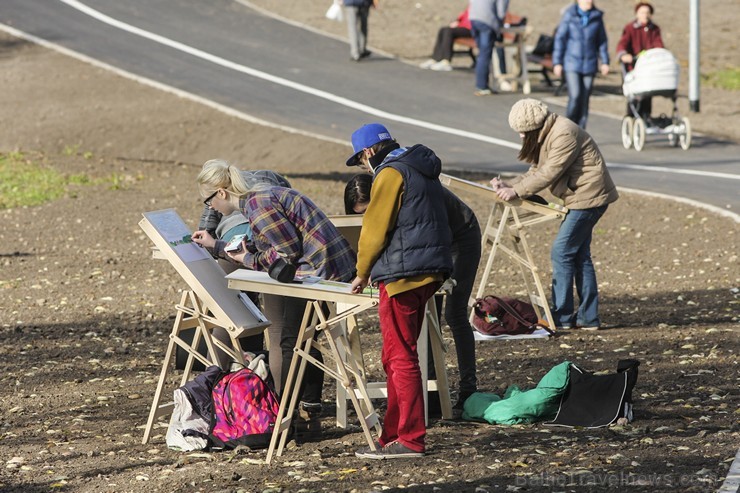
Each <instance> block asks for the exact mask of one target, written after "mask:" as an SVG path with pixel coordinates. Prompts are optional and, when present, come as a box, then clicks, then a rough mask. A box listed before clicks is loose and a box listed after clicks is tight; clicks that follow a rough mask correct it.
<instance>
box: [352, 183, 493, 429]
mask: <svg viewBox="0 0 740 493" xmlns="http://www.w3.org/2000/svg"><path fill="white" fill-rule="evenodd" d="M371 191H372V177H371V176H370V175H367V174H362V175H356V176H354V177H353V178H352V179H351V180H350V181H349V182H348V183H347V186H346V188H345V193H344V208H345V212H346V213H347V214H363V213H364V212H365V210H367V206H368V205H369V204H370V193H371ZM442 191H443V194H444V202H445V209H446V210H447V220H448V224H449V227H450V232H451V233H452V245H451V247H450V253H451V255H452V275H451V276H450V279H448V281H447V282H449V281H452V280H454V282H452V283H451V286H450V291H449V293H448V294H447V301H446V304H445V309H444V313H445V320H446V321H447V324H448V325H449V326H450V331H452V338H453V339H454V340H455V352H456V353H457V367H458V370H459V372H460V386H459V388H458V398H457V402H456V403H455V405H454V406H453V407H452V410H453V413H454V414H462V411H463V405H464V404H465V400H466V399H467V398H468V397H470V396H471V395H472V394H473V393H475V392H477V390H478V378H477V376H476V362H475V337H474V336H473V327H471V326H470V321H469V320H468V300H470V294H471V293H472V292H473V285H474V284H475V276H476V274H477V272H478V264H479V263H480V256H481V232H480V225H479V224H478V218H477V217H476V216H475V213H474V212H473V210H472V209H471V208H470V207H468V205H467V204H466V203H465V202H463V201H462V200H460V198H459V197H458V196H457V195H455V194H454V193H452V192H451V191H450V190H448V189H447V188H443V189H442ZM442 289H443V290H444V289H446V288H445V287H444V286H443V287H442ZM439 298H440V300H439V302H438V304H437V316H438V317H439V314H440V311H441V309H442V305H441V299H442V298H443V296H439ZM429 369H430V373H429V375H430V378H433V377H432V375H434V371H435V370H434V365H433V364H431V359H430V365H429ZM430 395H432V394H431V393H430ZM437 404H438V402H437ZM429 405H430V407H432V406H433V403H432V402H431V400H430V402H429ZM430 414H431V413H430Z"/></svg>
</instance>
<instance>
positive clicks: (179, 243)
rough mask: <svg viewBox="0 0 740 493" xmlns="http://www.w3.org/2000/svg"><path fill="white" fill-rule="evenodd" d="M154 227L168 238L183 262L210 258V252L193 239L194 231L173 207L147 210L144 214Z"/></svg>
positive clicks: (168, 241)
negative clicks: (192, 231)
mask: <svg viewBox="0 0 740 493" xmlns="http://www.w3.org/2000/svg"><path fill="white" fill-rule="evenodd" d="M144 216H146V218H147V219H148V220H149V222H150V223H151V224H152V226H154V228H155V229H156V230H157V231H158V232H159V233H160V234H161V235H162V237H163V238H164V239H165V240H167V243H169V244H170V246H171V247H172V249H173V250H175V253H177V255H178V257H180V258H181V259H182V261H183V262H185V263H189V262H195V261H197V260H203V259H206V258H210V256H211V255H210V254H209V253H208V251H207V250H206V249H205V248H202V247H201V246H199V245H198V244H197V243H193V240H192V239H191V236H192V233H191V231H190V228H188V226H187V225H186V224H185V223H184V222H183V221H182V219H181V218H180V216H178V215H177V212H175V211H174V210H172V209H167V210H163V211H156V212H147V213H145V214H144Z"/></svg>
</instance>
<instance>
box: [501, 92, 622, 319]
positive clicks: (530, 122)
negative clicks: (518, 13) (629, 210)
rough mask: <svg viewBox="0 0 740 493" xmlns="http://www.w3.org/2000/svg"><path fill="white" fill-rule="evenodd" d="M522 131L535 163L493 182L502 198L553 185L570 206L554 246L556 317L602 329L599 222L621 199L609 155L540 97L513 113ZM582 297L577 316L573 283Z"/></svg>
mask: <svg viewBox="0 0 740 493" xmlns="http://www.w3.org/2000/svg"><path fill="white" fill-rule="evenodd" d="M509 125H510V126H511V128H512V129H513V130H515V131H517V132H519V136H520V137H521V138H522V148H521V150H520V151H519V156H518V157H519V159H520V160H521V161H524V162H527V163H529V164H531V165H532V166H531V167H530V168H529V170H528V171H527V172H526V173H524V174H523V175H521V176H518V177H516V178H514V179H512V180H509V181H507V182H504V181H501V180H500V179H499V178H494V179H493V180H491V186H492V187H493V189H494V190H495V191H496V194H497V195H498V196H499V198H501V199H502V200H506V201H509V200H513V199H515V198H517V197H522V198H526V197H530V196H532V195H535V194H537V193H538V192H540V191H542V190H545V189H548V190H549V191H550V193H552V195H554V196H555V197H559V198H560V199H562V200H563V202H564V204H565V206H566V207H567V208H568V209H569V210H568V213H567V214H566V216H565V219H564V220H563V222H562V223H561V224H560V229H559V231H558V234H557V237H556V238H555V241H554V242H553V244H552V249H551V251H550V258H551V260H552V304H553V308H552V315H553V318H554V319H555V324H556V326H557V328H558V329H571V328H581V329H584V330H598V329H599V328H601V321H600V319H599V292H598V287H597V284H596V271H595V270H594V265H593V262H592V261H591V237H592V234H593V229H594V226H596V223H597V222H598V221H599V219H600V218H601V216H602V215H603V214H604V212H606V209H607V207H608V205H609V204H611V203H612V202H614V201H616V200H617V199H618V198H619V194H618V193H617V188H616V186H615V185H614V182H613V181H612V179H611V176H610V175H609V170H608V169H607V168H606V163H605V161H604V157H603V156H602V155H601V151H599V147H598V146H597V145H596V142H594V140H593V138H592V137H591V136H590V135H589V134H588V133H586V131H585V130H583V129H582V128H580V127H578V126H577V125H575V124H574V123H573V122H572V121H570V120H569V119H566V118H563V117H561V116H559V115H556V114H554V113H551V112H550V111H549V110H548V108H547V106H546V105H545V104H544V103H543V102H541V101H538V100H536V99H522V100H520V101H518V102H517V103H515V104H514V106H512V108H511V112H510V113H509ZM574 281H575V286H576V292H577V293H578V298H579V302H580V303H579V307H578V312H577V313H575V314H574V299H573V282H574Z"/></svg>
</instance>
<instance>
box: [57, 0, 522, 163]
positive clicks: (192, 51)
mask: <svg viewBox="0 0 740 493" xmlns="http://www.w3.org/2000/svg"><path fill="white" fill-rule="evenodd" d="M59 1H60V2H62V3H64V4H67V5H69V6H70V7H72V8H74V9H76V10H78V11H80V12H82V13H83V14H86V15H88V16H90V17H92V18H94V19H97V20H99V21H100V22H103V23H105V24H108V25H110V26H113V27H116V28H118V29H121V30H122V31H126V32H129V33H131V34H135V35H137V36H140V37H142V38H146V39H149V40H151V41H154V42H155V43H159V44H162V45H164V46H168V47H170V48H174V49H176V50H179V51H182V52H183V53H187V54H189V55H192V56H194V57H197V58H200V59H202V60H206V61H208V62H211V63H214V64H216V65H220V66H222V67H225V68H228V69H231V70H234V71H236V72H240V73H243V74H247V75H250V76H252V77H255V78H258V79H262V80H265V81H268V82H272V83H273V84H277V85H280V86H283V87H287V88H289V89H293V90H296V91H299V92H302V93H305V94H310V95H312V96H315V97H318V98H321V99H325V100H327V101H331V102H333V103H337V104H340V105H342V106H345V107H347V108H351V109H355V110H357V111H362V112H364V113H367V114H369V115H373V116H377V117H379V118H384V119H386V120H392V121H396V122H399V123H406V124H408V125H413V126H416V127H421V128H426V129H428V130H435V131H437V132H443V133H448V134H452V135H457V136H459V137H465V138H468V139H472V140H479V141H482V142H487V143H490V144H496V145H499V146H502V147H508V148H510V149H516V150H518V149H519V147H520V145H519V144H517V143H514V142H508V141H506V140H503V139H497V138H495V137H489V136H487V135H481V134H477V133H474V132H467V131H465V130H459V129H456V128H450V127H445V126H443V125H437V124H435V123H429V122H425V121H422V120H417V119H415V118H409V117H406V116H403V115H397V114H395V113H389V112H387V111H383V110H380V109H378V108H374V107H372V106H368V105H366V104H363V103H359V102H357V101H352V100H351V99H347V98H344V97H342V96H337V95H336V94H332V93H330V92H328V91H323V90H321V89H315V88H313V87H309V86H306V85H304V84H300V83H298V82H294V81H292V80H288V79H285V78H283V77H277V76H275V75H272V74H268V73H266V72H262V71H261V70H256V69H253V68H250V67H247V66H244V65H241V64H238V63H235V62H232V61H231V60H226V59H225V58H222V57H220V56H217V55H213V54H211V53H207V52H205V51H203V50H199V49H198V48H193V47H192V46H188V45H186V44H184V43H180V42H179V41H174V40H171V39H169V38H166V37H164V36H161V35H159V34H155V33H152V32H149V31H146V30H144V29H140V28H138V27H136V26H132V25H130V24H126V23H125V22H121V21H119V20H117V19H114V18H112V17H110V16H108V15H106V14H103V13H102V12H99V11H97V10H95V9H93V8H90V7H88V6H87V5H85V4H83V3H81V2H78V1H77V0H59Z"/></svg>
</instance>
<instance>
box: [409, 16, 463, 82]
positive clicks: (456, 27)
mask: <svg viewBox="0 0 740 493" xmlns="http://www.w3.org/2000/svg"><path fill="white" fill-rule="evenodd" d="M469 9H470V8H469V7H466V8H465V10H463V11H462V12H461V13H460V15H458V16H457V19H455V20H454V21H452V22H451V23H450V25H449V26H445V27H440V28H439V31H437V41H435V43H434V51H433V52H432V58H430V59H429V60H427V61H425V62H423V63H422V64H421V65H420V67H421V68H428V69H431V70H436V71H440V72H450V71H451V70H452V65H451V61H452V51H453V47H454V45H455V40H456V39H458V38H470V37H472V35H473V34H472V33H471V32H470V17H469V16H468V11H469Z"/></svg>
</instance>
